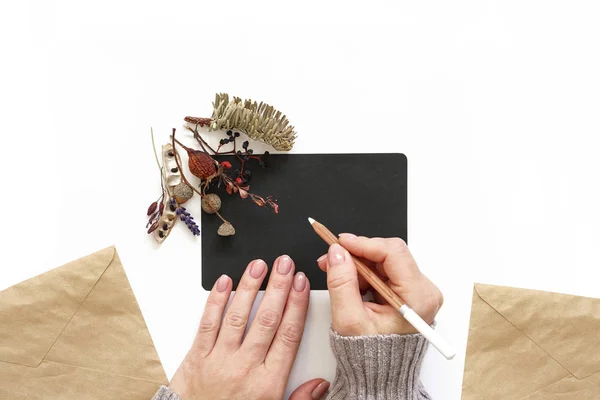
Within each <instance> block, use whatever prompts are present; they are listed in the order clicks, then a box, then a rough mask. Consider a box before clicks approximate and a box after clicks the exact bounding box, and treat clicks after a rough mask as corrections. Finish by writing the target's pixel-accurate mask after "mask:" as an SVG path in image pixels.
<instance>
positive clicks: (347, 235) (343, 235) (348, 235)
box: [339, 233, 357, 240]
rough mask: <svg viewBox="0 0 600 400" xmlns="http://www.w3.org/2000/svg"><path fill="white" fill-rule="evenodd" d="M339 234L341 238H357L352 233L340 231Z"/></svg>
mask: <svg viewBox="0 0 600 400" xmlns="http://www.w3.org/2000/svg"><path fill="white" fill-rule="evenodd" d="M339 236H340V238H341V239H346V240H354V239H356V238H357V236H356V235H355V234H353V233H340V235H339Z"/></svg>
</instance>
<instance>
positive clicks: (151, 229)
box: [148, 221, 158, 234]
mask: <svg viewBox="0 0 600 400" xmlns="http://www.w3.org/2000/svg"><path fill="white" fill-rule="evenodd" d="M156 228H158V221H156V222H155V223H153V224H152V226H151V227H150V229H148V234H150V233H152V232H154V231H155V230H156Z"/></svg>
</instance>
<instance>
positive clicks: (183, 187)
mask: <svg viewBox="0 0 600 400" xmlns="http://www.w3.org/2000/svg"><path fill="white" fill-rule="evenodd" d="M173 195H174V196H175V200H176V201H177V203H179V204H183V203H185V202H186V201H188V200H189V199H191V198H192V196H193V195H194V191H193V190H192V188H191V187H189V186H188V185H187V184H186V183H185V182H180V183H179V184H178V185H177V186H175V187H174V188H173Z"/></svg>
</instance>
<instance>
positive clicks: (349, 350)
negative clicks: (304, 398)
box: [327, 331, 431, 400]
mask: <svg viewBox="0 0 600 400" xmlns="http://www.w3.org/2000/svg"><path fill="white" fill-rule="evenodd" d="M330 340H331V348H332V350H333V353H334V355H335V358H336V360H337V370H336V374H335V380H334V381H333V383H332V385H331V388H330V389H329V394H328V396H327V400H342V399H344V400H430V399H431V398H430V397H429V395H428V394H427V392H426V391H425V389H424V388H423V386H422V385H421V380H420V379H419V374H420V372H421V364H422V362H423V356H424V355H425V351H426V350H427V341H426V340H425V338H424V337H423V336H422V335H419V334H414V335H376V336H340V335H338V334H337V333H336V332H334V331H331V332H330Z"/></svg>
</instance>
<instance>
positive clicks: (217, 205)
mask: <svg viewBox="0 0 600 400" xmlns="http://www.w3.org/2000/svg"><path fill="white" fill-rule="evenodd" d="M201 205H202V211H204V212H205V213H207V214H214V213H216V212H218V211H219V210H220V209H221V198H220V197H219V196H218V195H216V194H214V193H209V194H207V195H205V196H204V197H203V198H202V203H201Z"/></svg>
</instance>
